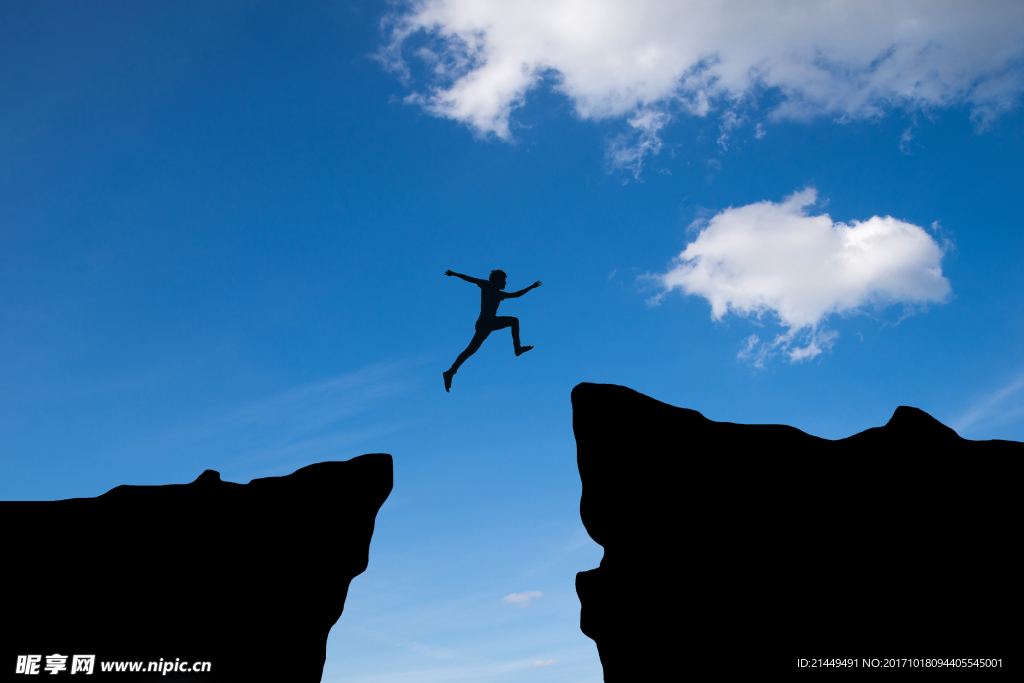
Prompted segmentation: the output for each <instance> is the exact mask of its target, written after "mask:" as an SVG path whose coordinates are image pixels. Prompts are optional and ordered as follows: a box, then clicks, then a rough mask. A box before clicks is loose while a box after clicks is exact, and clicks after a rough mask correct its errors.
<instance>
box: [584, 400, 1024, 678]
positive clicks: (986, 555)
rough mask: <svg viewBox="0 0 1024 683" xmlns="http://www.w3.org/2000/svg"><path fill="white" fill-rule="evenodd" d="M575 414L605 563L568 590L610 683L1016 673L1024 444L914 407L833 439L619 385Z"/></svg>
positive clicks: (590, 522) (587, 499)
mask: <svg viewBox="0 0 1024 683" xmlns="http://www.w3.org/2000/svg"><path fill="white" fill-rule="evenodd" d="M572 403H573V429H574V431H575V433H576V443H577V448H578V463H579V470H580V477H581V478H582V480H583V498H582V500H581V501H580V515H581V516H582V518H583V523H584V525H585V526H586V528H587V531H588V532H589V533H590V535H591V537H593V539H594V540H595V541H597V542H598V543H600V544H601V545H602V546H604V549H605V553H604V558H603V559H602V561H601V566H600V567H599V568H598V569H594V570H591V571H586V572H580V573H579V574H578V575H577V577H576V590H577V593H578V594H579V597H580V602H581V603H582V613H581V615H580V627H581V629H582V630H583V632H584V633H585V634H586V635H588V636H590V637H591V638H593V639H594V640H595V641H596V642H597V646H598V651H599V652H600V655H601V662H602V664H603V666H604V672H605V680H606V681H609V682H610V683H618V682H622V681H656V680H665V679H664V674H665V672H674V673H675V674H677V675H678V676H680V677H682V676H685V675H687V674H692V673H698V672H704V673H706V674H713V675H719V676H720V675H723V674H724V675H728V673H729V672H735V671H751V672H761V673H762V674H764V673H768V672H770V671H777V670H779V669H780V668H781V670H782V671H783V672H786V671H793V672H796V671H797V663H796V662H797V659H798V658H826V657H828V658H836V657H841V658H850V657H855V658H887V657H888V658H894V657H900V658H904V657H908V658H913V657H921V658H939V657H943V658H975V657H978V658H981V657H996V658H998V657H1002V658H1004V666H1019V663H1018V662H1015V661H1012V660H1013V659H1014V658H1015V656H1016V654H1017V653H1018V652H1019V650H1020V647H1019V644H1018V638H1019V635H1018V627H1017V626H1016V623H1017V622H1018V620H1019V618H1020V598H1019V595H1020V593H1019V587H1018V585H1019V582H1020V576H1021V562H1020V559H1019V557H1020V556H1019V554H1018V550H1019V547H1018V546H1019V539H1020V486H1021V478H1020V474H1019V473H1020V466H1021V460H1022V456H1024V444H1020V443H1016V442H1006V441H987V442H980V441H968V440H965V439H962V438H960V437H959V436H958V435H957V434H956V432H954V431H953V430H952V429H949V428H948V427H945V426H944V425H942V424H941V423H939V422H938V421H936V420H935V419H933V418H932V417H930V416H929V415H928V414H926V413H924V412H922V411H920V410H918V409H916V408H907V407H900V408H898V409H897V410H896V412H895V414H894V415H893V417H892V419H891V420H890V421H889V423H888V424H886V425H885V426H884V427H878V428H874V429H869V430H867V431H865V432H861V433H860V434H856V435H854V436H851V437H849V438H847V439H842V440H839V441H829V440H826V439H820V438H817V437H813V436H810V435H808V434H805V433H803V432H801V431H800V430H798V429H795V428H793V427H786V426H780V425H739V424H730V423H723V422H712V421H711V420H708V419H706V418H705V417H703V416H702V415H701V414H700V413H697V412H695V411H693V410H685V409H682V408H676V407H673V406H670V405H667V404H664V403H660V402H658V401H656V400H654V399H651V398H649V397H647V396H644V395H642V394H639V393H637V392H635V391H632V390H631V389H627V388H625V387H620V386H614V385H600V384H580V385H579V386H577V387H576V388H575V389H574V390H573V392H572ZM698 680H699V677H698Z"/></svg>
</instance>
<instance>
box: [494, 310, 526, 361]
mask: <svg viewBox="0 0 1024 683" xmlns="http://www.w3.org/2000/svg"><path fill="white" fill-rule="evenodd" d="M506 327H511V328H512V345H513V346H514V347H515V349H516V351H518V350H519V349H520V348H521V347H522V345H521V344H520V343H519V318H515V317H513V316H511V315H503V316H500V317H498V318H495V319H494V329H496V330H503V329H505V328H506ZM516 355H519V354H516Z"/></svg>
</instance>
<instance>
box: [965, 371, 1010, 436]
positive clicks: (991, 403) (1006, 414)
mask: <svg viewBox="0 0 1024 683" xmlns="http://www.w3.org/2000/svg"><path fill="white" fill-rule="evenodd" d="M1022 389H1024V373H1021V374H1019V375H1018V376H1017V377H1015V378H1014V379H1012V380H1010V381H1009V382H1007V383H1006V384H1005V385H1004V386H1002V387H1000V388H999V389H997V390H995V391H993V392H991V393H989V394H987V395H985V396H982V397H981V398H980V399H978V400H977V401H975V403H974V405H973V406H972V407H971V408H970V409H969V410H967V412H965V413H964V414H963V415H961V416H960V417H958V418H956V419H954V420H953V422H952V427H953V429H955V430H956V431H958V432H967V431H971V428H972V427H974V425H976V424H978V423H982V422H989V421H998V422H1005V421H1007V420H1010V419H1013V418H1015V417H1018V416H1020V415H1024V401H1017V402H1012V401H1010V399H1012V398H1014V397H1015V396H1017V395H1018V394H1019V393H1020V391H1021V390H1022Z"/></svg>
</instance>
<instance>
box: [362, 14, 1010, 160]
mask: <svg viewBox="0 0 1024 683" xmlns="http://www.w3.org/2000/svg"><path fill="white" fill-rule="evenodd" d="M385 24H386V26H387V30H388V31H389V39H390V40H389V44H388V45H387V46H386V47H385V48H384V49H382V51H381V52H380V54H379V57H380V59H381V61H382V62H383V63H384V64H385V65H386V66H388V67H389V68H391V69H393V70H395V71H397V72H399V73H401V74H402V75H403V76H404V77H405V78H406V79H407V81H408V82H412V80H411V77H410V74H411V71H410V69H409V63H410V62H409V57H410V55H414V56H415V60H416V63H417V64H422V65H425V66H426V67H427V69H428V72H429V76H428V79H429V83H425V84H420V85H414V87H417V88H419V89H418V90H417V91H416V92H415V93H414V94H413V95H412V96H410V101H412V102H417V103H419V104H420V105H422V106H423V107H424V108H425V109H426V110H427V111H429V112H430V113H432V114H434V115H436V116H442V117H448V118H452V119H455V120H457V121H460V122H462V123H464V124H466V125H468V126H469V127H470V128H472V129H473V130H474V131H475V132H476V133H477V134H479V135H482V136H488V135H494V136H497V137H498V138H502V139H508V138H509V137H510V135H511V131H510V125H509V124H510V117H511V114H512V111H513V110H514V109H515V108H516V107H518V106H520V105H521V104H523V102H524V101H525V99H526V97H527V95H528V93H529V91H530V90H531V89H533V88H536V87H537V86H538V85H539V84H540V83H541V82H542V81H545V80H547V81H548V82H550V83H552V85H553V87H554V88H555V89H556V90H557V91H559V92H561V93H563V94H565V95H566V96H567V97H569V99H570V100H571V102H572V103H573V106H574V107H575V110H576V113H577V114H578V115H579V116H580V117H581V118H584V119H602V118H609V117H625V118H627V119H629V122H630V125H631V126H632V128H633V129H634V130H633V133H634V136H635V137H636V138H637V140H636V144H635V145H634V152H633V153H632V154H630V153H628V152H627V150H626V148H625V146H623V144H622V141H621V140H620V141H618V146H617V147H616V146H615V145H613V149H614V150H615V151H611V152H610V158H611V160H612V161H613V162H614V161H619V162H620V163H621V164H622V165H623V166H625V167H628V168H635V167H636V164H637V157H639V158H640V159H641V160H642V158H643V156H644V155H647V154H656V153H657V152H658V150H659V149H660V142H657V140H658V129H659V128H661V127H662V126H664V125H665V122H667V120H668V118H669V117H670V116H672V115H674V114H676V113H678V112H687V113H689V114H692V115H696V116H705V115H707V114H708V113H709V112H712V111H719V112H721V113H722V114H721V115H722V116H723V120H722V121H723V133H727V132H728V130H729V128H730V126H731V125H732V123H731V122H733V119H731V118H729V113H730V112H732V116H734V117H737V119H738V118H739V115H738V114H737V113H736V110H737V109H738V108H740V107H742V106H743V105H744V104H748V105H749V104H750V102H751V99H752V98H756V96H757V94H758V92H760V91H761V90H763V89H766V88H767V89H776V90H777V92H778V93H780V94H781V96H782V99H781V102H780V103H779V104H778V105H777V106H776V108H775V109H774V110H773V111H772V112H771V113H770V117H771V118H774V119H807V118H810V117H815V116H822V115H825V116H834V117H838V118H839V119H860V118H870V117H875V116H878V115H880V114H882V113H884V111H885V110H886V109H887V108H889V107H893V106H903V107H907V108H909V109H920V108H933V107H948V106H954V105H960V104H965V103H966V104H967V105H969V106H970V107H971V109H972V112H973V116H974V118H975V119H976V120H977V121H978V122H979V123H981V124H984V123H985V122H987V121H990V120H991V119H992V118H994V117H995V116H997V115H998V114H999V113H1001V112H1003V111H1005V110H1006V109H1008V108H1010V107H1012V106H1014V104H1015V103H1016V102H1017V100H1018V97H1019V96H1020V94H1021V92H1022V91H1024V3H1022V2H1020V1H1019V0H975V1H974V2H964V1H963V0H808V1H806V2H792V0H761V1H760V2H750V1H749V0H719V1H717V2H706V1H704V0H516V2H508V1H507V0H413V1H412V2H409V3H407V4H405V5H404V9H403V11H401V12H398V13H396V14H394V15H391V16H390V17H389V18H388V19H387V20H386V22H385Z"/></svg>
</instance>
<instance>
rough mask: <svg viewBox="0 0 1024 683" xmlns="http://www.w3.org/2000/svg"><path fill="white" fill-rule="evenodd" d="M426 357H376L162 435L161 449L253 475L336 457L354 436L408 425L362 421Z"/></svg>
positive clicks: (405, 385)
mask: <svg viewBox="0 0 1024 683" xmlns="http://www.w3.org/2000/svg"><path fill="white" fill-rule="evenodd" d="M425 362H426V360H424V359H420V358H416V359H409V360H403V361H398V362H388V363H377V364H374V365H370V366H367V367H364V368H361V369H359V370H355V371H353V372H350V373H346V374H344V375H341V376H338V377H333V378H329V379H325V380H321V381H318V382H312V383H309V384H305V385H301V386H298V387H293V388H291V389H288V390H285V391H283V392H280V393H278V394H274V395H270V396H267V397H264V398H261V399H257V400H254V401H250V402H248V403H245V404H242V405H239V406H236V407H234V408H228V409H225V410H223V411H222V412H221V413H219V414H214V415H211V416H208V417H207V418H206V419H205V420H200V421H198V422H194V423H191V424H187V425H182V426H180V427H178V428H176V429H174V430H172V431H170V432H167V433H164V434H162V435H161V436H160V437H159V443H160V447H161V448H162V449H165V450H166V449H173V450H176V451H179V452H182V453H190V454H202V453H210V454H211V455H215V456H216V457H217V459H218V460H220V461H221V462H223V461H225V460H227V461H228V462H231V463H233V464H235V465H236V466H238V467H239V468H241V469H243V470H247V471H254V472H256V473H258V476H265V475H267V474H270V473H274V471H275V470H279V469H282V470H283V469H289V468H291V467H293V466H294V465H295V464H296V463H308V462H311V461H316V460H321V459H327V458H335V457H338V454H339V452H343V451H344V450H345V449H347V448H349V447H351V446H352V445H354V444H356V443H358V442H361V441H365V440H368V439H372V438H374V437H376V436H380V435H382V434H387V433H390V432H394V431H396V430H399V429H402V428H404V427H405V426H407V424H406V423H405V422H403V421H402V420H400V419H395V418H394V417H393V416H391V415H386V416H384V417H383V418H382V419H365V417H366V413H368V412H371V411H372V410H373V409H375V408H376V407H378V406H380V405H381V404H383V403H384V402H385V401H386V400H388V399H394V398H396V397H398V396H400V395H402V394H404V393H406V392H408V391H409V390H410V389H411V381H410V380H409V371H410V370H412V369H414V368H415V367H417V366H419V365H423V364H424V363H425ZM356 416H361V418H363V419H360V420H358V421H355V420H353V419H352V418H354V417H356Z"/></svg>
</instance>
